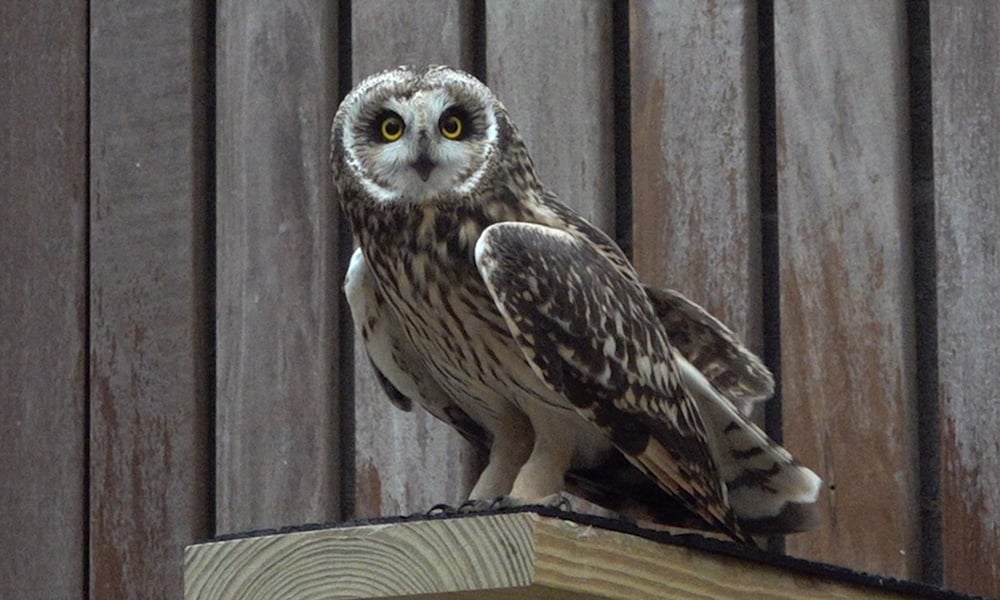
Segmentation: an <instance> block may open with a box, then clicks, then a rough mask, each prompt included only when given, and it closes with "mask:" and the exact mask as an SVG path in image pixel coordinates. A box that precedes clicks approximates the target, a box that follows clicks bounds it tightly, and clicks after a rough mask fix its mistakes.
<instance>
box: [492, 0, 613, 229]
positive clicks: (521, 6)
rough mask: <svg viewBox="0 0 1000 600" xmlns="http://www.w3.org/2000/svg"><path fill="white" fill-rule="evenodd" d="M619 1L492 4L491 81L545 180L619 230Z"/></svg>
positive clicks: (590, 215) (586, 214)
mask: <svg viewBox="0 0 1000 600" xmlns="http://www.w3.org/2000/svg"><path fill="white" fill-rule="evenodd" d="M611 36H612V7H611V5H610V3H607V2H599V1H587V2H576V3H573V4H565V3H562V2H559V1H557V0H556V1H553V0H548V1H544V2H530V3H516V2H511V1H509V0H491V1H488V2H487V3H486V73H487V80H488V81H487V83H488V84H489V86H490V88H491V89H492V90H493V91H494V92H495V93H496V95H497V96H498V97H499V98H500V101H501V102H503V103H504V105H505V106H506V107H507V109H508V110H509V111H510V115H511V119H512V120H513V121H514V124H515V125H516V126H517V128H518V130H519V131H520V133H521V135H522V137H524V140H525V143H526V144H527V147H528V151H529V152H530V153H531V157H532V160H533V161H534V163H535V170H536V171H537V172H538V174H539V177H540V178H541V180H542V182H544V183H545V185H546V186H547V187H548V189H550V190H552V191H554V192H555V193H556V194H558V195H559V198H560V199H561V200H562V201H563V202H565V203H566V204H568V205H570V206H572V207H573V208H574V209H576V210H577V211H578V212H580V214H582V215H583V216H584V217H586V218H587V219H589V220H590V221H591V222H593V223H594V224H595V225H597V226H598V227H601V228H602V229H604V230H605V231H607V232H609V234H611V235H613V234H614V219H615V186H614V183H615V165H614V135H615V131H614V120H615V115H614V111H613V108H614V101H613V89H612V82H613V80H614V73H613V71H612V68H613V64H614V60H613V57H612V37H611Z"/></svg>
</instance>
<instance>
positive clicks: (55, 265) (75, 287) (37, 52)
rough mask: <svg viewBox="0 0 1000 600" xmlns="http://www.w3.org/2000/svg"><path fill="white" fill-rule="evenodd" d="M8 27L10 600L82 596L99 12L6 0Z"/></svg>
mask: <svg viewBox="0 0 1000 600" xmlns="http://www.w3.org/2000/svg"><path fill="white" fill-rule="evenodd" d="M0 24H2V31H3V33H2V34H0V90H2V91H0V131H2V133H0V547H2V548H4V551H3V557H2V558H0V590H3V591H2V592H0V593H2V594H3V595H4V596H9V597H11V598H25V599H32V598H39V599H41V598H70V597H74V596H78V595H79V592H80V590H81V589H83V588H84V586H85V584H86V580H87V575H86V564H85V556H86V522H87V517H86V504H87V501H86V497H87V490H86V487H85V485H86V470H87V464H86V454H85V451H86V450H85V449H86V436H87V429H86V423H87V419H86V410H87V409H86V406H87V405H86V398H87V397H86V373H87V356H86V336H87V333H86V332H87V289H86V285H87V283H86V282H87V279H86V273H87V263H86V257H87V234H86V232H87V146H86V142H87V54H86V50H87V6H86V3H85V2H62V1H58V0H56V1H51V0H50V1H45V2H38V3H36V4H34V5H32V9H31V10H23V8H22V7H21V6H19V5H18V3H11V2H6V3H3V4H2V5H0ZM54 39H58V40H59V41H60V42H59V43H58V44H53V43H52V40H54Z"/></svg>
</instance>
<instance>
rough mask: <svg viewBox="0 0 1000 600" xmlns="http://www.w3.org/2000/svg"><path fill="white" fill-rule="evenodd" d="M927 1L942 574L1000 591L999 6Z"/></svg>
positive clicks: (964, 584)
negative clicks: (940, 419) (935, 269)
mask: <svg viewBox="0 0 1000 600" xmlns="http://www.w3.org/2000/svg"><path fill="white" fill-rule="evenodd" d="M930 11H931V57H932V65H931V73H932V77H933V85H932V90H931V93H932V98H933V108H934V113H933V114H934V116H933V119H934V125H933V128H934V150H933V151H934V193H935V202H936V211H937V235H936V238H937V239H936V244H935V246H936V250H937V293H938V298H937V306H938V315H937V323H938V357H939V358H938V380H939V382H940V385H939V393H940V401H941V404H940V407H941V417H942V421H941V454H942V457H941V458H942V464H941V467H942V472H941V504H940V506H941V511H942V533H943V540H942V541H943V553H944V562H945V564H944V567H945V582H946V583H947V585H948V586H949V587H954V588H955V589H959V590H965V591H969V592H975V593H979V594H984V595H987V596H994V597H1000V560H998V557H1000V387H998V379H997V377H998V373H1000V303H998V299H1000V241H998V240H1000V101H998V98H1000V74H998V66H1000V5H998V4H997V3H995V2H949V3H938V2H931V3H930Z"/></svg>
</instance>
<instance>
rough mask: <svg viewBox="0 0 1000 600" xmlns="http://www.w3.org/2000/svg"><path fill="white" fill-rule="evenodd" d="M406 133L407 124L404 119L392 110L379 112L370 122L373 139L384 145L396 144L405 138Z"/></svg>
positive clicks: (370, 132) (370, 133)
mask: <svg viewBox="0 0 1000 600" xmlns="http://www.w3.org/2000/svg"><path fill="white" fill-rule="evenodd" d="M404 131H406V124H405V123H404V122H403V117H401V116H399V115H398V114H397V113H396V112H394V111H391V110H383V111H381V112H379V113H378V114H377V115H375V118H374V119H372V120H371V121H370V122H369V135H370V136H371V139H372V140H374V141H376V142H380V143H383V144H388V143H391V142H395V141H396V140H398V139H399V138H401V137H403V132H404Z"/></svg>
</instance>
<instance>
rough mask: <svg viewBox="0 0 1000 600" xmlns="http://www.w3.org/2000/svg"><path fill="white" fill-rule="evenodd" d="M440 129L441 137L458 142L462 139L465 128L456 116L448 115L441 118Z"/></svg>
mask: <svg viewBox="0 0 1000 600" xmlns="http://www.w3.org/2000/svg"><path fill="white" fill-rule="evenodd" d="M439 127H440V128H441V135H443V136H444V137H446V138H448V139H449V140H457V139H458V138H460V137H462V132H463V131H464V127H462V119H459V118H458V117H456V116H455V115H446V116H444V117H441V123H440V125H439Z"/></svg>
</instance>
